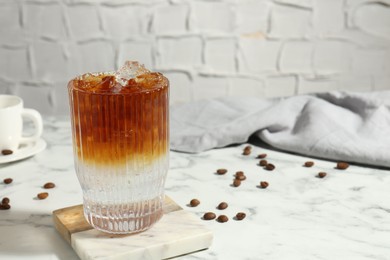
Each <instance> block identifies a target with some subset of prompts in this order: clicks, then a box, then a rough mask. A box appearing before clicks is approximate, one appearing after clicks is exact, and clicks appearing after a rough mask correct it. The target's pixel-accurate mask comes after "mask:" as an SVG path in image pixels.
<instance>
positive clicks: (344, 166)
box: [336, 162, 349, 170]
mask: <svg viewBox="0 0 390 260" xmlns="http://www.w3.org/2000/svg"><path fill="white" fill-rule="evenodd" d="M348 167H349V164H348V163H347V162H338V163H337V167H336V168H337V169H339V170H345V169H347V168H348Z"/></svg>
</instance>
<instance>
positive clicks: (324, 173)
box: [318, 172, 326, 178]
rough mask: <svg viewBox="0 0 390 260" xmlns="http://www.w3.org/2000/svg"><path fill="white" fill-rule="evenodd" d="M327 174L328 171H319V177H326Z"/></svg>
mask: <svg viewBox="0 0 390 260" xmlns="http://www.w3.org/2000/svg"><path fill="white" fill-rule="evenodd" d="M325 176H326V172H319V173H318V178H324V177H325Z"/></svg>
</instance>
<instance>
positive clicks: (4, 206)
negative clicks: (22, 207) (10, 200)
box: [0, 204, 11, 210]
mask: <svg viewBox="0 0 390 260" xmlns="http://www.w3.org/2000/svg"><path fill="white" fill-rule="evenodd" d="M10 208H11V205H9V204H1V205H0V210H7V209H10Z"/></svg>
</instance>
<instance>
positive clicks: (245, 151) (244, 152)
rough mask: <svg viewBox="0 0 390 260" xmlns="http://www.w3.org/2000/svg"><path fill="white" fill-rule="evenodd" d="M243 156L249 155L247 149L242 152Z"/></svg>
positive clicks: (249, 151)
mask: <svg viewBox="0 0 390 260" xmlns="http://www.w3.org/2000/svg"><path fill="white" fill-rule="evenodd" d="M242 154H243V155H250V154H251V150H249V149H244V151H243V152H242Z"/></svg>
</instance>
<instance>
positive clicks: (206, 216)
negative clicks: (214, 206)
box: [203, 212, 216, 220]
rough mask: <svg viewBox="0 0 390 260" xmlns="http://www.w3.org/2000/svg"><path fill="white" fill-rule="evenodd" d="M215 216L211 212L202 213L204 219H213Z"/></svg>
mask: <svg viewBox="0 0 390 260" xmlns="http://www.w3.org/2000/svg"><path fill="white" fill-rule="evenodd" d="M215 218H216V215H215V214H214V213H213V212H206V213H204V215H203V219H204V220H212V219H215Z"/></svg>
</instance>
